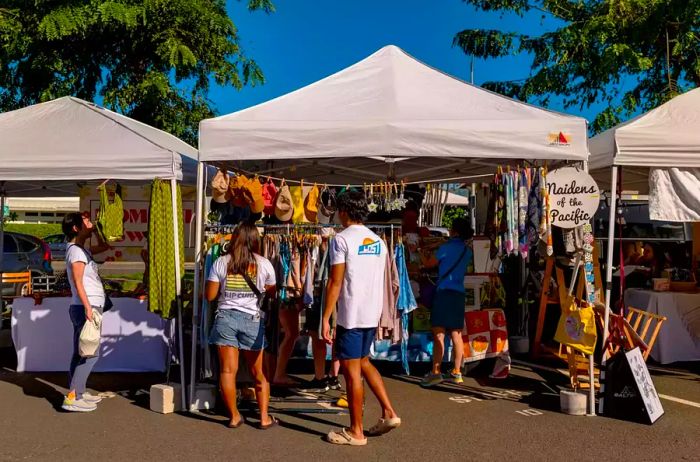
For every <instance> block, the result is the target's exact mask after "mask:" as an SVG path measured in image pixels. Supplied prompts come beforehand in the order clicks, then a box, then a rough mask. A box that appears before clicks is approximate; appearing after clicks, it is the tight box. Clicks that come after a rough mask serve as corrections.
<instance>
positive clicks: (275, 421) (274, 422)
mask: <svg viewBox="0 0 700 462" xmlns="http://www.w3.org/2000/svg"><path fill="white" fill-rule="evenodd" d="M270 419H271V420H272V422H270V423H269V424H267V425H263V424H262V423H260V425H259V426H258V429H260V430H269V429H270V428H272V427H276V426H277V425H279V424H280V421H279V420H277V418H276V417H273V416H270Z"/></svg>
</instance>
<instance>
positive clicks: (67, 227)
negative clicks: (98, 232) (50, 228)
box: [61, 212, 83, 241]
mask: <svg viewBox="0 0 700 462" xmlns="http://www.w3.org/2000/svg"><path fill="white" fill-rule="evenodd" d="M74 226H75V227H76V228H77V229H78V231H80V230H81V229H83V214H82V213H80V212H71V213H67V214H66V215H65V216H64V217H63V223H61V229H62V230H63V234H65V235H66V238H68V240H69V241H71V240H73V239H74V238H75V236H77V235H78V233H77V232H76V231H75V230H74V229H73V227H74Z"/></svg>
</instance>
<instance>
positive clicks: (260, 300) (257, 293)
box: [241, 273, 265, 310]
mask: <svg viewBox="0 0 700 462" xmlns="http://www.w3.org/2000/svg"><path fill="white" fill-rule="evenodd" d="M241 276H243V279H245V282H246V283H247V284H248V287H250V290H252V291H253V293H254V294H255V296H256V297H257V298H258V309H259V310H262V308H263V303H264V301H265V295H263V293H262V292H260V289H258V286H256V285H255V283H254V282H253V280H252V279H250V276H248V274H247V273H242V274H241Z"/></svg>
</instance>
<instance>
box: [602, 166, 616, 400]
mask: <svg viewBox="0 0 700 462" xmlns="http://www.w3.org/2000/svg"><path fill="white" fill-rule="evenodd" d="M617 169H618V167H617V166H615V165H613V168H612V178H611V180H612V181H611V182H610V197H611V200H610V215H609V221H608V249H607V251H608V252H607V254H608V255H607V261H606V264H605V315H604V317H603V358H602V359H601V361H600V400H599V401H598V403H599V404H598V413H599V414H603V411H604V410H605V402H604V401H605V399H604V396H605V364H606V362H607V360H608V353H607V349H606V348H605V346H606V342H607V340H608V325H609V322H610V304H611V300H610V298H611V297H612V264H613V247H614V244H615V222H616V212H617V210H616V209H617Z"/></svg>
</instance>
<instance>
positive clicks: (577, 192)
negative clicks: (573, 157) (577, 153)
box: [547, 167, 600, 228]
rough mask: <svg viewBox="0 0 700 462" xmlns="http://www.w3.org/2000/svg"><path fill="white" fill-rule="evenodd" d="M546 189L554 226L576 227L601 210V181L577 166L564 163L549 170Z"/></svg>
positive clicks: (589, 219) (588, 221) (588, 220)
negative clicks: (598, 181)
mask: <svg viewBox="0 0 700 462" xmlns="http://www.w3.org/2000/svg"><path fill="white" fill-rule="evenodd" d="M547 190H548V192H549V207H550V212H549V216H550V218H551V221H552V226H557V227H559V228H576V227H578V226H581V225H583V224H584V223H590V221H591V220H592V219H593V215H594V214H595V212H596V210H598V204H599V203H600V190H599V189H598V185H597V184H596V182H595V180H594V179H593V177H591V176H590V175H589V174H588V173H587V172H584V171H583V170H580V169H578V168H574V167H564V168H559V169H557V170H553V171H552V172H550V173H549V174H548V175H547Z"/></svg>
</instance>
